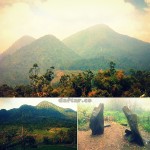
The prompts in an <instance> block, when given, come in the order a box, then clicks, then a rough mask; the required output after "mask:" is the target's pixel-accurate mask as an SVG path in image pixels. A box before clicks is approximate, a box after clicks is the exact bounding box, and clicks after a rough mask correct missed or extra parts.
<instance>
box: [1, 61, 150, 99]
mask: <svg viewBox="0 0 150 150" xmlns="http://www.w3.org/2000/svg"><path fill="white" fill-rule="evenodd" d="M115 66H116V64H115V63H114V62H110V68H109V69H108V70H99V71H98V72H97V73H96V72H92V71H91V70H87V71H83V72H81V71H80V72H78V73H74V74H73V73H70V74H62V75H61V76H60V78H59V81H57V82H56V81H55V84H54V83H53V82H52V81H53V80H55V77H56V76H55V71H54V69H55V68H54V67H53V66H52V67H50V69H47V71H46V73H44V74H42V75H40V73H39V71H40V70H39V66H38V65H37V64H34V65H33V67H32V68H31V69H30V70H29V78H30V84H29V85H20V86H15V87H10V86H8V85H6V84H5V85H2V86H0V96H1V97H149V96H150V72H148V71H134V70H131V71H130V74H125V72H124V71H122V70H116V68H115Z"/></svg>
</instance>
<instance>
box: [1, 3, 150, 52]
mask: <svg viewBox="0 0 150 150" xmlns="http://www.w3.org/2000/svg"><path fill="white" fill-rule="evenodd" d="M149 3H150V0H145V1H144V0H141V1H140V2H139V1H136V0H132V1H131V0H113V1H110V0H88V1H87V0H82V1H81V0H63V1H60V0H32V1H31V0H0V43H1V44H0V53H1V52H3V51H4V50H6V49H7V48H8V47H9V46H11V45H12V43H13V42H15V41H16V40H17V39H19V38H20V37H22V36H24V35H30V36H33V37H35V38H39V37H41V36H44V35H46V34H53V35H55V36H56V37H57V38H59V39H60V40H62V39H63V38H65V37H67V36H69V35H71V34H73V33H75V32H77V31H80V30H82V29H85V28H88V27H90V26H92V25H95V24H101V23H103V24H107V25H108V26H110V27H111V28H112V29H114V30H115V31H117V32H119V33H122V34H126V35H129V36H132V37H136V38H138V39H141V40H143V41H147V42H150V7H149Z"/></svg>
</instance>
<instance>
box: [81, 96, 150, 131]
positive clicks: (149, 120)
mask: <svg viewBox="0 0 150 150" xmlns="http://www.w3.org/2000/svg"><path fill="white" fill-rule="evenodd" d="M106 101H107V102H105V101H104V120H105V123H106V124H107V122H112V121H114V122H117V123H119V124H121V125H124V124H128V122H127V119H126V117H125V115H124V113H123V111H122V108H123V106H125V105H127V104H128V106H129V107H130V109H131V110H132V111H133V112H134V113H135V114H137V116H138V126H139V128H140V130H144V131H145V132H148V133H150V110H145V105H143V107H142V105H141V104H138V100H135V101H134V100H131V101H128V100H123V99H122V100H117V99H116V100H110V101H109V100H106ZM133 101H134V102H133ZM136 101H137V102H136ZM140 101H141V100H140ZM148 101H149V100H148ZM143 103H144V102H143ZM97 105H98V103H97ZM94 107H95V105H94V104H93V105H91V104H86V105H85V104H79V105H78V123H79V124H78V129H79V130H88V129H89V121H90V117H91V114H92V111H93V108H94Z"/></svg>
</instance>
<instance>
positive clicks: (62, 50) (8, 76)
mask: <svg viewBox="0 0 150 150" xmlns="http://www.w3.org/2000/svg"><path fill="white" fill-rule="evenodd" d="M78 57H79V56H78V55H77V54H76V53H75V52H74V51H72V50H71V49H69V48H68V47H67V46H65V44H64V43H62V42H61V41H60V40H58V39H57V38H56V37H54V36H53V35H46V36H44V37H41V38H39V39H37V40H35V41H34V42H32V43H31V44H29V45H26V46H24V47H22V48H21V49H19V50H17V51H16V52H14V53H13V54H12V55H7V56H6V57H4V58H3V59H2V60H1V61H0V72H1V78H0V84H4V83H7V84H10V85H15V84H19V85H20V84H25V83H28V82H29V79H28V72H29V69H30V68H31V67H32V66H33V64H35V63H37V64H38V65H39V67H40V72H41V73H43V72H46V69H49V68H50V67H51V66H55V68H57V69H65V68H68V66H69V65H70V64H71V63H72V62H73V61H75V60H76V59H77V58H78Z"/></svg>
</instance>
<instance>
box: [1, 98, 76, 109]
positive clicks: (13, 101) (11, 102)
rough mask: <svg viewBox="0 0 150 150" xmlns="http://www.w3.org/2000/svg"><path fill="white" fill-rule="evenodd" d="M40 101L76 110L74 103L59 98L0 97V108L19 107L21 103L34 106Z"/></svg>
mask: <svg viewBox="0 0 150 150" xmlns="http://www.w3.org/2000/svg"><path fill="white" fill-rule="evenodd" d="M42 101H48V102H51V103H53V104H55V105H57V106H59V107H62V108H71V109H73V110H75V111H76V110H77V105H76V103H71V102H68V103H67V102H64V103H63V102H60V101H59V98H44V99H43V98H0V109H7V110H9V109H12V108H19V107H20V106H22V105H25V104H26V105H32V106H36V105H38V104H39V103H40V102H42Z"/></svg>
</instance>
